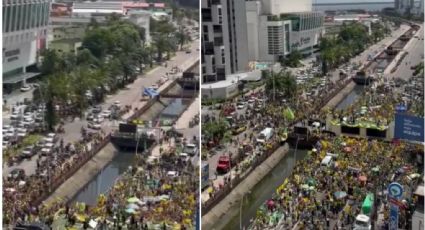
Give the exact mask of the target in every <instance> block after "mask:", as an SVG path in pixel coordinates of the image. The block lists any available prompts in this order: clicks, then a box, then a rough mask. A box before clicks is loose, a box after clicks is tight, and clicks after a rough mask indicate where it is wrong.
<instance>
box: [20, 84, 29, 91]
mask: <svg viewBox="0 0 425 230" xmlns="http://www.w3.org/2000/svg"><path fill="white" fill-rule="evenodd" d="M20 90H21V92H28V91H30V90H31V86H29V85H23V86H22V87H21V89H20Z"/></svg>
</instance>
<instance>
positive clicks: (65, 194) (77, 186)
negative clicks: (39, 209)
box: [43, 143, 118, 205]
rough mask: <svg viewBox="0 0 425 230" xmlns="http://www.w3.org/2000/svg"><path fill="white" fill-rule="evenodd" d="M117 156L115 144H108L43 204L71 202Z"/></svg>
mask: <svg viewBox="0 0 425 230" xmlns="http://www.w3.org/2000/svg"><path fill="white" fill-rule="evenodd" d="M117 154H118V150H117V149H116V148H115V147H114V146H113V144H112V143H109V144H107V145H106V146H105V147H104V148H103V149H101V150H100V151H99V152H98V153H97V154H96V155H95V156H94V157H93V158H92V159H90V160H89V161H88V162H87V163H86V164H85V165H84V166H83V167H81V168H80V169H79V170H78V171H77V172H76V173H75V174H74V175H73V176H71V177H70V178H69V179H68V180H66V181H65V182H64V183H63V184H62V185H61V186H59V188H58V189H56V190H55V191H54V192H53V193H52V194H51V195H50V196H49V198H47V199H46V200H45V201H44V202H43V204H46V205H48V204H49V203H51V202H54V201H57V200H58V199H59V200H62V201H64V202H68V201H70V200H71V199H72V198H73V197H74V196H75V195H77V193H78V192H79V191H80V190H81V189H82V188H83V187H84V186H85V185H86V184H87V183H89V182H90V181H91V180H92V179H93V177H95V176H96V175H97V174H98V173H99V172H100V171H101V170H102V169H103V168H105V167H106V166H107V165H108V164H109V163H110V162H111V161H112V159H113V158H114V157H115V156H116V155H117Z"/></svg>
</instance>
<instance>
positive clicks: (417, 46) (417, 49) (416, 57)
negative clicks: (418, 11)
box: [386, 24, 424, 79]
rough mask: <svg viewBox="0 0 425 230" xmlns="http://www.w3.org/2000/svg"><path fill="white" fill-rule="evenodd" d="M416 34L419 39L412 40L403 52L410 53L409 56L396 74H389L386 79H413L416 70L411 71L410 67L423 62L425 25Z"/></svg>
mask: <svg viewBox="0 0 425 230" xmlns="http://www.w3.org/2000/svg"><path fill="white" fill-rule="evenodd" d="M416 34H417V35H418V37H419V38H412V39H411V40H410V41H409V42H408V43H407V45H406V46H405V47H404V49H403V51H407V52H408V54H407V56H406V57H404V59H403V61H402V63H401V64H400V66H399V67H398V68H397V70H396V71H395V72H394V73H389V74H388V75H386V77H388V78H395V77H401V78H404V79H405V78H407V77H411V76H412V74H413V72H414V70H411V69H410V67H411V66H413V65H417V64H419V63H420V62H421V61H423V55H424V52H423V50H424V41H423V40H422V39H423V38H424V24H422V25H421V27H420V29H419V30H418V32H417V33H416ZM406 62H407V63H408V64H407V65H406V64H405V63H406Z"/></svg>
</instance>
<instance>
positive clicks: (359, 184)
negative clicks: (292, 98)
mask: <svg viewBox="0 0 425 230" xmlns="http://www.w3.org/2000/svg"><path fill="white" fill-rule="evenodd" d="M407 145H408V144H406V143H387V142H384V141H377V140H373V141H371V140H367V139H361V138H348V137H336V138H332V139H323V140H321V141H320V142H319V143H318V144H317V145H316V147H315V148H314V149H313V150H312V151H310V152H309V153H308V156H307V157H306V159H304V160H303V161H300V162H298V163H297V165H296V166H295V168H294V170H293V173H292V175H291V176H290V177H289V178H287V179H286V180H285V181H284V183H283V184H282V185H280V186H279V187H278V188H277V191H276V194H275V195H274V196H273V197H272V198H271V199H270V200H267V201H266V202H265V204H264V205H263V206H262V208H260V209H259V210H258V211H257V216H256V218H255V221H254V224H253V225H252V226H251V229H264V228H267V227H272V226H277V225H279V226H283V227H293V226H295V225H298V226H299V227H300V229H303V227H304V229H314V226H316V227H319V229H320V227H321V228H322V229H347V228H352V227H353V223H354V221H355V217H356V215H358V214H360V209H361V204H362V202H363V200H364V199H365V197H366V196H367V195H368V194H369V193H372V194H375V195H377V196H378V197H379V198H378V199H377V200H381V201H383V199H384V196H382V194H383V191H384V190H385V189H386V187H387V186H388V184H389V183H391V182H392V181H393V180H397V181H399V182H400V181H401V182H402V184H403V185H404V186H406V187H410V186H412V187H413V186H414V185H415V183H411V181H409V179H407V176H408V175H411V174H415V173H418V172H420V171H419V170H420V169H419V168H417V166H416V165H415V164H413V163H412V160H411V159H409V158H410V157H411V155H410V154H411V152H409V151H406V150H407V149H412V148H413V149H414V148H416V147H415V146H407ZM422 151H423V150H422ZM325 156H332V157H333V159H334V163H333V164H331V165H323V164H322V160H323V159H324V157H325ZM420 173H422V172H420ZM392 175H396V177H392ZM406 199H407V202H408V203H409V204H412V202H411V200H409V199H410V198H409V197H406ZM387 211H388V210H387ZM406 215H407V214H406ZM386 216H387V217H388V215H386ZM402 218H408V217H407V216H404V217H402ZM386 221H387V222H388V219H386ZM402 227H406V226H402Z"/></svg>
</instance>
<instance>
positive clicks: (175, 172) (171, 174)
mask: <svg viewBox="0 0 425 230" xmlns="http://www.w3.org/2000/svg"><path fill="white" fill-rule="evenodd" d="M167 176H169V177H171V178H176V177H178V176H179V172H177V171H168V172H167Z"/></svg>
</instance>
